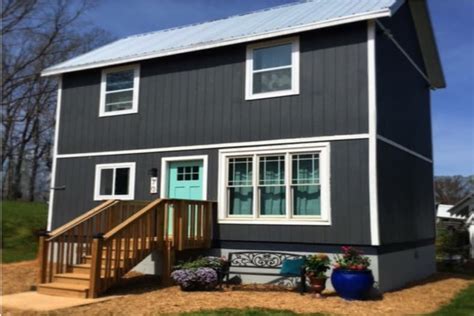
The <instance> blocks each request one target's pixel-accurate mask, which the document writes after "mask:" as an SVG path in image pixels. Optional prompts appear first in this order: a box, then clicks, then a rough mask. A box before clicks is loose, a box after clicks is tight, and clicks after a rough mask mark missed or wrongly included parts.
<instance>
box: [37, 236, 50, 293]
mask: <svg viewBox="0 0 474 316" xmlns="http://www.w3.org/2000/svg"><path fill="white" fill-rule="evenodd" d="M38 236H39V245H38V264H39V271H38V284H41V283H46V273H47V270H48V248H49V244H48V241H47V238H48V237H49V235H48V232H47V231H42V232H40V233H39V234H38Z"/></svg>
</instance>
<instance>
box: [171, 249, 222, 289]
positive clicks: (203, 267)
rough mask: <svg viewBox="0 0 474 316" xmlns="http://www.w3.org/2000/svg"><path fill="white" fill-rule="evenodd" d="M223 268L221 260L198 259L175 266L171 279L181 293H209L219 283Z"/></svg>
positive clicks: (213, 258)
mask: <svg viewBox="0 0 474 316" xmlns="http://www.w3.org/2000/svg"><path fill="white" fill-rule="evenodd" d="M225 266H226V262H225V260H224V259H222V258H218V257H203V258H198V259H196V260H193V261H188V262H185V263H183V264H180V265H178V266H175V268H174V271H173V272H172V273H171V278H172V279H173V280H174V281H175V282H176V283H177V284H178V285H179V286H180V288H181V290H183V291H210V290H214V289H215V288H216V286H217V285H218V284H219V282H220V281H221V279H222V271H223V269H225Z"/></svg>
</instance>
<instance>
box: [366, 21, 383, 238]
mask: <svg viewBox="0 0 474 316" xmlns="http://www.w3.org/2000/svg"><path fill="white" fill-rule="evenodd" d="M375 35H376V34H375V21H374V20H369V21H368V22H367V75H368V89H369V91H368V100H369V205H370V235H371V240H372V245H374V246H378V245H380V231H379V210H378V203H379V202H378V190H377V80H376V71H377V70H376V60H375V58H376V52H375V44H376V43H375V39H376V36H375Z"/></svg>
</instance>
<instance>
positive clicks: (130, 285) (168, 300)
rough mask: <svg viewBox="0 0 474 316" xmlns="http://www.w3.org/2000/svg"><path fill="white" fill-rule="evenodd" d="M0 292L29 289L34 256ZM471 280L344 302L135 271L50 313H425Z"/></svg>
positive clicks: (449, 279)
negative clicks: (187, 284) (191, 286)
mask: <svg viewBox="0 0 474 316" xmlns="http://www.w3.org/2000/svg"><path fill="white" fill-rule="evenodd" d="M2 270H3V280H2V284H3V293H4V294H10V293H15V292H21V291H26V290H29V289H30V287H31V285H33V284H34V278H35V276H36V264H35V262H33V261H30V262H23V263H16V264H7V265H3V267H2ZM472 283H474V280H473V279H472V278H471V279H470V278H467V277H464V276H460V275H454V274H446V273H439V274H437V275H435V276H433V277H431V278H430V279H428V280H425V281H423V282H419V283H416V284H413V285H412V286H410V287H408V288H406V289H403V290H400V291H395V292H391V293H385V294H384V296H383V299H380V300H374V301H365V302H347V301H344V300H342V299H341V298H339V297H337V296H336V295H335V294H332V293H329V294H328V295H327V297H326V298H325V299H315V298H312V297H311V296H310V295H304V296H301V295H299V294H298V293H296V292H289V291H268V290H267V291H262V290H259V291H256V290H231V289H228V290H224V291H215V292H181V291H180V290H179V288H178V287H169V288H160V287H159V286H158V285H157V284H158V280H157V279H156V278H154V277H146V276H136V277H132V278H130V279H128V280H126V281H125V282H124V284H123V285H122V286H121V287H120V289H116V290H112V291H110V294H111V295H126V296H124V297H121V298H118V299H112V300H110V301H105V302H101V303H97V304H93V305H88V306H82V307H76V308H71V309H64V310H60V311H57V312H55V313H52V314H51V313H50V314H49V315H151V314H153V315H156V314H167V313H170V314H177V313H180V312H185V311H196V310H200V309H219V308H245V307H261V308H271V309H284V310H292V311H295V312H299V313H311V312H320V313H327V314H341V315H347V314H350V315H406V314H424V313H429V312H433V311H435V310H437V309H438V308H439V307H440V306H442V305H444V304H446V303H448V302H449V301H450V300H451V299H452V298H453V297H454V296H455V295H456V294H457V293H458V292H459V291H461V290H462V289H464V288H466V287H467V286H468V285H469V284H472ZM3 315H40V313H34V312H20V311H14V310H4V311H3Z"/></svg>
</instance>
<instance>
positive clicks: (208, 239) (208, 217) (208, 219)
mask: <svg viewBox="0 0 474 316" xmlns="http://www.w3.org/2000/svg"><path fill="white" fill-rule="evenodd" d="M214 205H215V204H214V203H213V202H208V203H207V207H206V214H205V215H204V219H205V223H204V227H205V228H204V235H205V238H204V240H205V241H204V245H205V247H206V248H211V244H212V217H213V213H214Z"/></svg>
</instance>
